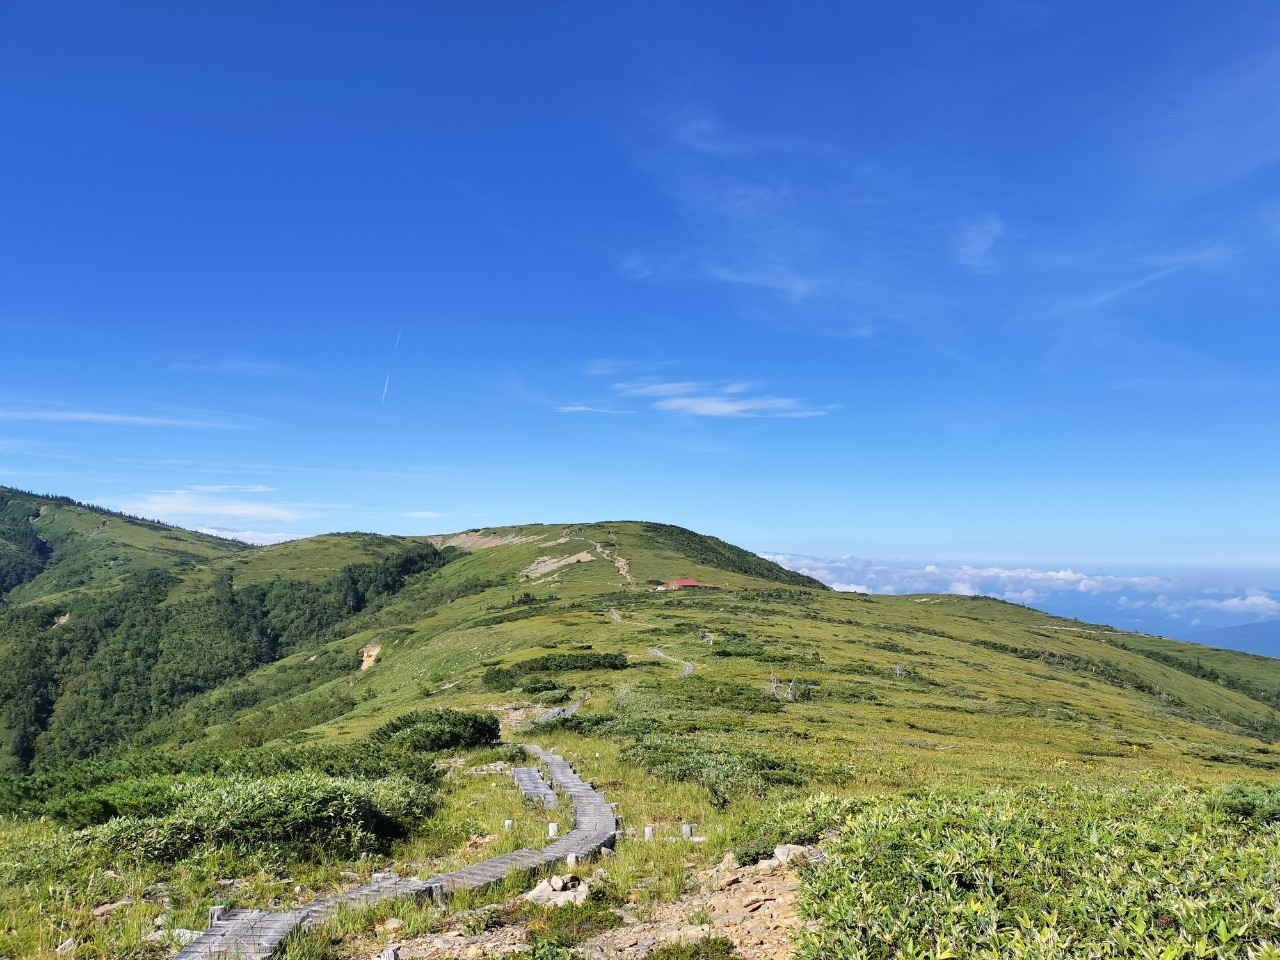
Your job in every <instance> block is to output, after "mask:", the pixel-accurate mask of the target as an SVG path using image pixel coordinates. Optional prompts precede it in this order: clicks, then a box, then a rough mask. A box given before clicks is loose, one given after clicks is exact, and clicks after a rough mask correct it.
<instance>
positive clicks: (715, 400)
mask: <svg viewBox="0 0 1280 960" xmlns="http://www.w3.org/2000/svg"><path fill="white" fill-rule="evenodd" d="M653 406H654V408H655V409H657V410H669V411H671V412H673V413H687V414H690V415H692V416H695V417H787V418H793V419H798V418H803V417H821V416H824V415H825V414H826V413H827V411H826V410H816V409H814V408H812V407H806V406H804V405H803V404H802V402H801V401H800V400H797V399H796V398H795V397H768V396H764V397H705V396H702V397H700V396H692V397H667V398H665V399H663V400H658V401H657V402H656V403H654V405H653Z"/></svg>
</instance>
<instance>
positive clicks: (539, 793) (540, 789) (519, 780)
mask: <svg viewBox="0 0 1280 960" xmlns="http://www.w3.org/2000/svg"><path fill="white" fill-rule="evenodd" d="M511 776H512V779H514V780H515V782H516V786H517V787H518V788H519V789H520V795H521V796H522V797H524V798H525V799H526V800H532V801H534V802H535V803H540V804H542V805H543V806H544V807H548V808H550V807H558V806H560V797H559V796H557V795H556V792H555V791H554V790H552V789H551V787H550V786H549V785H548V784H547V781H545V780H543V779H542V771H541V770H539V769H538V768H537V767H513V768H512V770H511Z"/></svg>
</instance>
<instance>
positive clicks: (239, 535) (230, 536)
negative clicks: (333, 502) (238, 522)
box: [196, 527, 300, 547]
mask: <svg viewBox="0 0 1280 960" xmlns="http://www.w3.org/2000/svg"><path fill="white" fill-rule="evenodd" d="M196 531H197V532H198V533H207V534H209V535H211V536H214V537H223V538H224V539H227V540H239V541H241V542H243V543H252V544H253V545H255V546H258V547H266V546H270V545H271V544H273V543H284V542H285V541H286V540H297V539H298V538H299V536H300V534H296V533H263V532H262V531H259V530H232V529H230V528H228V527H196Z"/></svg>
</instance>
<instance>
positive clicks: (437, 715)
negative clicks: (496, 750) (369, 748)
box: [369, 710, 501, 751]
mask: <svg viewBox="0 0 1280 960" xmlns="http://www.w3.org/2000/svg"><path fill="white" fill-rule="evenodd" d="M500 733H501V731H500V727H499V723H498V718H497V717H496V716H494V715H493V714H492V713H467V712H464V711H461V710H414V711H411V712H409V713H406V714H402V715H401V716H399V717H396V718H395V719H394V720H389V721H387V722H386V723H384V724H383V725H382V726H380V727H378V729H376V730H374V731H373V733H371V734H370V735H369V739H370V740H371V741H373V742H374V743H392V744H394V745H395V746H398V747H401V748H404V749H407V750H425V751H435V750H454V749H465V748H468V747H487V746H491V745H492V744H495V743H497V742H498V737H499V736H500Z"/></svg>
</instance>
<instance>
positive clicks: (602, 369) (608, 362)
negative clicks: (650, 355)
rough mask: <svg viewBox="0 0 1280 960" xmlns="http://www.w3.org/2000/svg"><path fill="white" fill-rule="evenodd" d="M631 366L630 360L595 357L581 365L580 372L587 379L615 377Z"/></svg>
mask: <svg viewBox="0 0 1280 960" xmlns="http://www.w3.org/2000/svg"><path fill="white" fill-rule="evenodd" d="M631 366H633V363H632V361H630V360H619V359H618V358H617V357H596V358H595V359H593V360H588V361H587V362H586V363H584V364H583V365H582V372H583V373H584V374H585V375H586V376H588V377H615V376H617V375H618V374H620V373H622V372H623V371H624V370H626V369H627V368H628V367H631Z"/></svg>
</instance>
